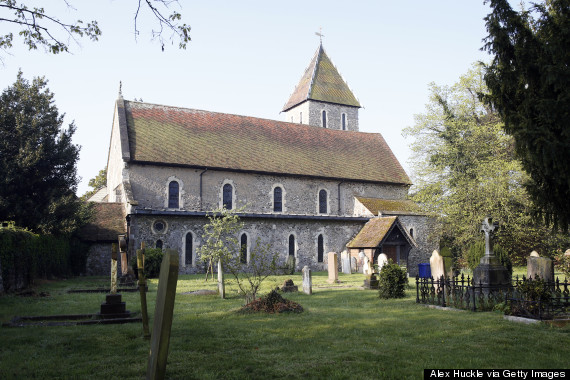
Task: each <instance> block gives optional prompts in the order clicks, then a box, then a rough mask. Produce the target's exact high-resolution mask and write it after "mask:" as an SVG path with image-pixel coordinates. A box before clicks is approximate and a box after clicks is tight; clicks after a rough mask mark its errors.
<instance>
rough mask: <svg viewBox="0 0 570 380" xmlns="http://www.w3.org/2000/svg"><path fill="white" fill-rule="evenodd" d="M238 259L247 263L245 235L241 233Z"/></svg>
mask: <svg viewBox="0 0 570 380" xmlns="http://www.w3.org/2000/svg"><path fill="white" fill-rule="evenodd" d="M239 251H240V252H239V261H240V262H241V263H242V264H247V235H246V234H241V239H240V250H239Z"/></svg>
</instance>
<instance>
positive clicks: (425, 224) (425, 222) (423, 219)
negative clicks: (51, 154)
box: [398, 215, 439, 277]
mask: <svg viewBox="0 0 570 380" xmlns="http://www.w3.org/2000/svg"><path fill="white" fill-rule="evenodd" d="M398 218H399V219H400V222H401V223H402V226H403V227H404V228H405V229H406V230H407V231H408V233H410V230H412V233H411V235H413V236H412V238H413V239H414V240H415V242H416V243H417V245H418V247H417V248H412V250H411V251H410V253H409V256H408V273H409V274H410V276H414V277H415V276H417V275H418V264H420V263H429V258H430V257H431V254H432V252H433V251H434V250H435V249H439V234H438V229H437V221H436V219H435V218H433V217H429V216H425V215H399V216H398Z"/></svg>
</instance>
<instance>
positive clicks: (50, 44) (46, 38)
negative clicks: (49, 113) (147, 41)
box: [0, 0, 190, 54]
mask: <svg viewBox="0 0 570 380" xmlns="http://www.w3.org/2000/svg"><path fill="white" fill-rule="evenodd" d="M173 2H175V1H172V0H132V3H133V13H134V29H135V38H136V36H138V34H139V32H140V31H139V26H138V18H139V14H140V13H141V12H143V11H145V10H146V11H148V12H150V13H151V14H152V15H153V16H154V19H155V20H156V23H157V24H158V27H157V28H156V29H152V31H151V34H152V38H153V39H157V40H158V41H159V43H160V45H161V47H162V50H164V45H165V43H166V41H167V40H170V41H172V42H174V40H178V47H179V48H181V49H185V48H186V45H187V44H188V42H190V26H189V25H186V24H184V23H182V24H180V23H181V20H182V15H181V14H180V13H179V12H177V11H172V13H170V14H167V13H165V12H168V11H169V6H170V5H171V4H172V3H173ZM30 3H32V1H30V0H0V23H1V25H4V28H3V29H4V30H7V29H8V28H10V27H15V28H17V29H19V30H18V32H17V35H19V36H20V37H21V38H22V39H23V43H24V44H25V45H26V46H27V47H28V48H29V49H30V50H32V49H37V48H38V47H43V48H45V49H46V50H47V51H49V52H50V53H53V54H58V53H61V52H67V51H68V50H69V45H70V41H75V42H77V39H78V38H84V37H85V38H89V39H90V40H92V41H97V40H98V39H99V36H100V35H101V33H102V32H101V29H99V24H98V23H97V21H95V20H93V21H90V22H87V23H84V22H83V21H82V20H76V21H73V20H65V19H63V18H60V17H58V16H57V15H55V14H53V13H52V12H50V11H49V10H48V11H46V9H45V8H44V7H33V6H31V5H30ZM65 3H66V5H67V7H68V8H69V9H71V10H75V9H74V8H73V6H72V1H71V0H65ZM168 32H170V36H169V37H165V35H164V34H165V33H168ZM13 42H14V33H13V32H9V33H6V34H3V35H1V34H0V49H3V50H8V49H10V48H11V47H12V46H13V45H12V44H13Z"/></svg>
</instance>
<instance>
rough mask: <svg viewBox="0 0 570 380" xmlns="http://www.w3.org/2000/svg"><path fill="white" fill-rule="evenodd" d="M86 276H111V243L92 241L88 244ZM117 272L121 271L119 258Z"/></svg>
mask: <svg viewBox="0 0 570 380" xmlns="http://www.w3.org/2000/svg"><path fill="white" fill-rule="evenodd" d="M85 267H86V268H85V269H86V274H87V275H88V276H111V243H94V244H91V245H90V246H89V250H88V252H87V263H86V265H85ZM117 273H121V260H120V258H119V260H117Z"/></svg>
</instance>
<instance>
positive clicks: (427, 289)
mask: <svg viewBox="0 0 570 380" xmlns="http://www.w3.org/2000/svg"><path fill="white" fill-rule="evenodd" d="M539 281H540V282H541V283H540V284H539V283H538V282H539ZM533 284H534V285H536V286H535V287H533V286H532V285H533ZM525 285H526V287H525ZM569 288H570V283H569V282H568V280H567V279H565V280H564V281H563V282H562V281H560V280H559V279H558V278H557V279H556V281H554V282H545V281H542V280H540V279H532V278H525V277H524V276H522V278H519V276H516V277H514V278H512V280H511V282H510V283H506V284H501V285H493V286H488V285H483V284H481V283H479V284H474V281H473V279H472V278H471V277H470V276H467V277H465V275H464V274H461V275H460V276H456V277H451V278H444V277H443V276H442V277H440V278H439V279H434V278H433V277H430V278H420V277H416V302H417V303H421V304H429V305H438V306H442V307H453V308H457V309H465V310H471V311H490V310H493V309H494V308H495V307H496V306H497V305H499V304H503V307H504V310H505V311H506V313H508V314H511V315H515V316H521V317H527V318H534V319H556V318H568V317H570V297H569ZM524 289H527V290H526V291H525V290H524ZM528 289H530V291H529V290H528ZM532 289H536V290H540V289H545V290H543V292H542V296H541V297H539V298H537V295H536V291H533V290H532Z"/></svg>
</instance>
